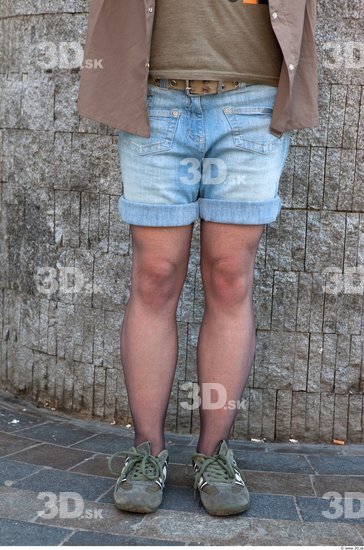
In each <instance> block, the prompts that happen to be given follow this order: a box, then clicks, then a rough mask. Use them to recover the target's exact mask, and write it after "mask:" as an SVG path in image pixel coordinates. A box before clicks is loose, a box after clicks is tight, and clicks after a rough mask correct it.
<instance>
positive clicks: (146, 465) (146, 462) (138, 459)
mask: <svg viewBox="0 0 364 550" xmlns="http://www.w3.org/2000/svg"><path fill="white" fill-rule="evenodd" d="M116 456H127V457H130V460H129V462H128V464H127V466H126V467H125V470H124V472H123V475H124V476H127V475H128V473H129V472H131V471H132V470H133V479H134V480H135V481H138V480H145V478H147V479H149V480H150V481H154V480H156V479H158V477H162V475H163V469H162V468H163V467H162V465H161V463H160V461H159V460H158V458H156V457H155V456H153V455H146V454H144V453H138V451H133V450H130V451H117V452H116V453H114V454H113V455H111V456H110V457H109V458H108V461H107V462H108V467H109V470H110V472H112V473H113V474H115V475H120V473H119V472H115V470H113V469H112V465H111V464H112V461H113V459H114V458H115V457H116Z"/></svg>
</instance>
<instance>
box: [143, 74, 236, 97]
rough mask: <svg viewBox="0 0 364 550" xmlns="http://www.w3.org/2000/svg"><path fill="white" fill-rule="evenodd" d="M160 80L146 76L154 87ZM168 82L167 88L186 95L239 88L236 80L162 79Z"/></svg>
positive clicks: (213, 92) (158, 84)
mask: <svg viewBox="0 0 364 550" xmlns="http://www.w3.org/2000/svg"><path fill="white" fill-rule="evenodd" d="M160 80H161V79H160V78H153V77H152V76H148V82H149V83H150V84H153V85H154V86H160V85H161V83H160ZM163 80H166V81H167V82H168V88H169V89H173V90H185V91H186V94H187V95H208V94H218V93H223V92H228V91H229V90H236V89H237V88H238V87H239V81H238V80H188V79H184V78H180V79H169V78H168V79H163Z"/></svg>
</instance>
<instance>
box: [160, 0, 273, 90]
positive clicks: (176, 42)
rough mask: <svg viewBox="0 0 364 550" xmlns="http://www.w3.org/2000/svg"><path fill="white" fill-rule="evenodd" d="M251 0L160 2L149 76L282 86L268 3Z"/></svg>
mask: <svg viewBox="0 0 364 550" xmlns="http://www.w3.org/2000/svg"><path fill="white" fill-rule="evenodd" d="M247 1H248V0H245V1H243V0H234V1H232V0H156V11H155V16H154V25H153V34H152V44H151V55H150V69H149V73H150V75H151V76H152V77H155V78H188V79H201V80H220V79H222V80H239V81H245V82H248V83H260V84H267V85H271V86H278V81H279V75H280V71H281V67H282V61H283V55H282V51H281V48H280V46H279V43H278V41H277V38H276V35H275V33H274V31H273V28H272V24H271V21H270V13H269V6H268V4H267V3H264V4H263V3H257V4H253V3H245V2H247ZM249 1H253V0H249ZM265 2H266V0H265Z"/></svg>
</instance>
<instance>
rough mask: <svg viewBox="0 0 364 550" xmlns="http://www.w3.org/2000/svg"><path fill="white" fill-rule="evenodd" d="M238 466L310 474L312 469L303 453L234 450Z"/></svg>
mask: <svg viewBox="0 0 364 550" xmlns="http://www.w3.org/2000/svg"><path fill="white" fill-rule="evenodd" d="M234 455H235V457H236V461H237V463H238V466H239V467H241V468H242V469H243V470H259V471H268V472H286V473H287V472H289V473H295V474H302V473H306V474H312V473H314V470H313V468H312V466H310V464H309V463H308V462H307V459H306V457H305V456H304V455H296V454H295V455H286V454H278V453H277V454H268V453H265V452H262V453H257V452H251V451H245V452H241V451H234Z"/></svg>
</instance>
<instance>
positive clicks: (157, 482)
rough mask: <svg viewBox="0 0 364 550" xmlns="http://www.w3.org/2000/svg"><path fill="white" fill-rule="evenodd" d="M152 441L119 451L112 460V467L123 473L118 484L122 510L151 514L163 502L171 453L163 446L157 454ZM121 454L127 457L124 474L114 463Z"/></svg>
mask: <svg viewBox="0 0 364 550" xmlns="http://www.w3.org/2000/svg"><path fill="white" fill-rule="evenodd" d="M150 445H151V443H150V441H143V443H140V444H139V445H137V446H136V447H131V448H130V449H129V450H128V451H117V452H116V453H114V454H113V455H112V456H111V457H110V458H109V460H108V464H109V469H110V471H111V472H112V473H113V474H116V475H119V477H118V479H117V481H116V484H115V487H114V504H115V506H116V507H117V508H118V509H119V510H124V511H126V512H139V513H143V514H147V513H149V512H155V511H156V510H157V509H158V507H159V506H160V505H161V503H162V498H163V489H164V485H165V481H166V477H167V466H168V462H169V453H168V451H167V449H163V450H162V451H161V452H160V453H159V454H158V455H156V456H153V455H152V454H151V453H150ZM118 455H126V457H127V458H126V460H125V463H124V466H123V468H122V470H121V472H120V474H118V473H117V472H115V471H114V470H113V469H112V467H111V463H112V460H113V458H114V457H115V456H118Z"/></svg>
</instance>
